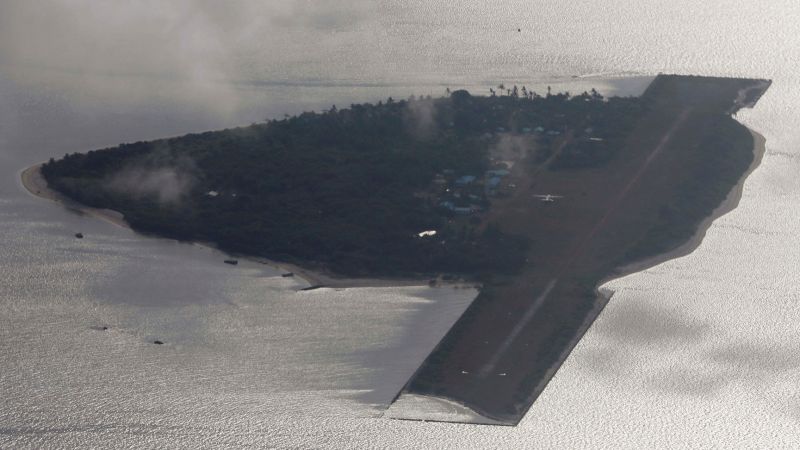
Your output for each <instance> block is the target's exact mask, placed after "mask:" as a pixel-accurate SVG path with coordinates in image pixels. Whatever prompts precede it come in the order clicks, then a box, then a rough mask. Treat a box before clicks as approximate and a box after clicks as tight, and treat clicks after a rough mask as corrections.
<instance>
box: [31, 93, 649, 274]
mask: <svg viewBox="0 0 800 450" xmlns="http://www.w3.org/2000/svg"><path fill="white" fill-rule="evenodd" d="M519 92H520V91H519V90H517V89H516V87H515V88H514V89H509V91H508V94H509V95H505V96H491V97H475V96H472V95H470V94H469V93H468V92H466V91H455V92H453V93H452V94H451V95H450V96H448V97H442V98H437V99H431V98H414V97H412V98H410V99H408V100H403V101H394V100H393V99H391V98H390V99H388V100H387V101H386V102H378V103H377V104H359V105H351V107H350V108H347V109H337V108H336V107H335V106H334V107H332V108H331V109H330V110H328V111H325V112H322V113H314V112H306V113H303V114H300V115H298V116H295V117H287V118H285V119H283V120H272V121H269V122H267V123H264V124H254V125H251V126H249V127H243V128H236V129H227V130H222V131H215V132H206V133H200V134H189V135H186V136H182V137H177V138H171V139H163V140H158V141H153V142H136V143H133V144H122V145H120V146H118V147H115V148H110V149H104V150H97V151H91V152H89V153H87V154H71V155H66V156H65V157H64V158H63V159H61V160H58V161H50V162H49V163H48V164H46V165H44V166H43V168H42V173H43V174H44V176H45V177H46V179H47V180H48V183H49V184H50V185H51V186H52V187H54V188H55V189H57V190H59V191H61V192H62V193H64V194H66V195H68V196H70V197H72V198H74V199H75V200H77V201H79V202H81V203H84V204H87V205H89V206H93V207H98V208H110V209H114V210H118V211H120V212H122V213H123V214H124V215H125V218H126V220H127V221H128V222H129V223H130V224H131V226H132V227H133V228H134V229H136V230H138V231H142V232H149V233H155V234H159V235H164V236H168V237H173V238H176V239H180V240H198V241H207V242H213V243H216V244H217V245H218V246H219V247H221V248H222V249H224V250H227V251H230V252H234V253H241V254H249V255H258V256H265V257H269V258H271V259H274V260H278V261H288V262H295V263H301V264H306V265H310V266H313V267H318V268H319V267H322V268H326V269H329V270H332V271H333V272H336V273H339V274H344V275H362V276H366V275H373V276H374V275H381V276H410V275H420V274H426V275H432V274H437V273H454V274H461V275H469V276H477V277H481V276H486V275H487V274H490V273H513V272H514V271H516V270H517V269H518V268H519V267H520V266H521V265H522V264H523V262H524V255H525V250H526V248H527V244H526V240H525V239H523V238H521V237H519V236H511V235H507V234H504V233H502V232H500V231H498V228H497V227H491V226H490V227H485V226H479V225H480V223H481V217H479V216H480V214H479V212H480V211H483V212H485V210H486V209H487V208H488V207H489V202H488V200H487V198H486V194H487V192H491V191H489V190H487V189H485V186H483V177H482V175H483V174H484V172H486V170H487V169H489V168H490V165H491V163H490V161H489V158H488V154H489V150H490V149H491V148H492V147H493V146H496V145H498V143H499V141H500V140H501V136H503V135H521V134H527V135H530V136H532V137H533V138H535V139H536V140H538V141H539V142H540V143H542V144H544V145H542V146H541V148H544V149H545V150H543V152H544V153H546V152H547V151H548V150H547V149H549V144H550V143H551V142H552V140H553V139H554V137H553V135H554V134H555V133H556V131H555V130H559V131H557V132H558V133H561V132H563V131H565V130H567V129H576V128H578V129H581V130H584V129H590V130H589V131H591V133H592V134H591V135H592V136H596V137H597V138H598V139H599V138H604V139H613V138H614V137H615V136H622V135H624V130H622V129H621V128H620V124H625V126H628V125H629V123H630V122H632V120H631V119H632V118H634V117H635V116H636V115H637V114H638V113H639V112H640V110H641V108H642V105H641V102H639V101H638V100H637V99H621V98H614V99H611V100H610V101H606V100H605V99H603V97H601V96H600V95H599V94H597V93H596V92H592V93H591V94H589V93H584V94H582V95H579V96H574V97H573V96H570V95H569V94H557V95H547V96H545V97H542V96H538V95H536V94H535V93H533V92H530V93H529V92H528V91H527V90H526V89H524V88H523V90H522V92H523V93H524V96H520V95H519ZM621 118H622V119H624V120H620V119H621ZM548 131H549V132H552V133H550V134H548ZM582 135H585V137H586V139H588V134H586V133H583V134H582ZM601 153H602V156H601V157H595V158H592V157H589V158H588V160H586V158H584V160H582V162H581V164H583V165H587V164H594V163H601V162H603V161H605V160H607V159H608V157H609V155H608V152H607V151H603V152H598V154H601ZM563 166H564V167H567V166H569V163H568V162H567V163H564V164H563ZM464 175H475V176H476V178H478V181H477V182H476V183H470V184H469V185H468V186H462V187H460V188H459V189H458V190H455V189H450V190H447V188H449V187H450V188H452V187H453V186H454V185H453V183H454V181H455V180H456V179H457V178H458V177H461V176H464ZM437 177H438V181H439V182H440V183H439V184H438V185H437V184H436V183H434V180H436V179H437ZM443 190H444V191H443ZM445 191H446V192H445ZM461 194H463V195H461ZM442 204H444V205H446V207H442ZM470 207H472V208H473V210H472V211H471V212H470V213H468V215H469V216H471V217H468V218H464V217H457V216H459V213H458V211H460V210H466V209H469V208H470ZM454 211H455V212H454ZM476 216H478V217H476ZM424 230H437V234H436V236H435V237H425V238H420V237H418V236H417V234H418V233H420V232H421V231H424Z"/></svg>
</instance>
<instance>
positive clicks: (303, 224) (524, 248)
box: [25, 75, 769, 424]
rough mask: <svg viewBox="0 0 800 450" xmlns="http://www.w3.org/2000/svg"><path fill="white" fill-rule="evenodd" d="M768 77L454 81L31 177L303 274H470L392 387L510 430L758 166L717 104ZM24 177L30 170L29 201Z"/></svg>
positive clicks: (137, 148) (90, 158) (752, 95)
mask: <svg viewBox="0 0 800 450" xmlns="http://www.w3.org/2000/svg"><path fill="white" fill-rule="evenodd" d="M768 86H769V82H767V81H764V80H749V79H733V78H704V77H679V76H665V75H662V76H658V77H657V78H656V79H655V80H654V81H653V83H652V84H651V86H650V87H649V88H648V90H647V91H646V92H645V93H644V94H643V95H642V96H641V97H638V98H632V97H631V98H616V97H614V98H609V99H605V98H603V97H602V96H601V95H599V94H598V93H597V92H595V91H592V92H591V93H589V92H584V93H582V94H579V95H571V94H569V93H555V92H550V91H549V88H548V92H546V93H535V92H529V91H528V90H527V89H526V88H525V87H524V86H523V87H518V86H503V85H500V86H497V88H496V90H495V88H492V89H491V91H492V95H491V96H488V97H481V96H474V95H472V94H470V93H469V92H467V91H464V90H456V91H453V92H452V93H451V92H449V89H448V93H447V95H446V96H445V97H441V98H430V97H420V98H416V97H412V98H409V99H407V100H405V99H404V100H395V99H392V98H389V99H387V100H386V101H385V102H383V101H381V102H378V103H377V104H353V105H350V107H349V108H345V107H336V106H335V105H334V106H332V107H331V108H329V109H328V110H326V111H324V112H322V113H313V112H310V113H303V114H301V115H298V116H293V117H287V118H285V119H283V120H271V121H268V122H267V123H264V124H254V125H251V126H249V127H241V128H235V129H226V130H223V131H217V132H206V133H199V134H190V135H186V136H183V137H177V138H170V139H162V140H157V141H152V142H135V143H131V144H122V145H120V146H119V147H116V148H110V149H103V150H97V151H91V152H89V153H87V154H77V153H75V154H68V155H66V156H65V157H64V158H63V159H60V160H58V161H56V160H51V161H50V162H48V163H46V164H44V165H42V166H41V169H40V170H41V175H43V177H44V179H46V181H47V185H48V186H49V187H50V188H52V189H54V190H55V191H57V192H58V193H59V194H57V195H63V196H66V198H67V199H68V201H69V200H74V201H77V202H79V203H80V204H82V205H87V206H88V207H90V208H94V211H102V210H114V211H118V212H119V213H120V214H122V215H123V216H124V218H125V221H126V222H127V223H128V224H130V225H131V226H132V227H133V228H134V229H135V230H137V231H141V232H145V233H154V234H158V235H161V236H166V237H172V238H176V239H178V240H186V241H200V242H208V243H212V244H213V245H215V246H218V247H219V248H221V249H223V250H226V251H228V252H231V253H233V254H236V255H242V256H253V257H258V258H267V259H268V260H270V261H277V262H278V263H287V264H291V265H292V266H291V267H297V268H301V269H300V270H302V271H303V273H304V274H306V276H308V277H309V278H313V279H317V280H323V279H324V280H337V281H335V282H336V283H338V285H347V284H348V281H347V279H346V278H345V279H342V277H350V278H371V279H375V278H384V279H388V280H392V279H395V280H398V281H397V282H398V283H408V282H409V281H410V280H417V282H425V283H429V284H431V285H436V284H438V283H442V282H452V281H454V280H460V282H466V283H473V284H474V283H478V284H479V285H480V286H481V293H480V295H479V296H478V297H477V298H476V300H475V301H474V302H473V304H472V305H471V307H470V308H469V309H468V310H467V311H466V312H465V313H464V315H463V316H462V318H461V319H460V320H459V321H458V322H457V323H456V324H455V325H454V326H453V328H452V329H451V330H450V332H449V333H448V335H447V336H445V338H444V339H443V340H442V342H441V343H440V344H439V345H438V346H437V347H436V349H435V350H434V351H433V353H431V355H430V356H429V357H428V359H427V360H426V361H425V362H424V363H423V365H422V366H421V367H420V369H419V370H418V371H417V373H416V374H415V375H414V376H413V377H412V379H411V380H409V382H408V384H407V385H406V387H405V388H404V390H403V391H402V392H401V393H399V395H400V396H401V397H402V396H403V395H426V396H433V397H439V398H444V399H448V400H451V401H454V402H456V403H458V404H462V405H464V406H466V407H468V408H470V409H472V410H474V411H476V412H477V413H478V414H479V416H478V417H479V418H478V419H475V418H474V417H473V418H471V419H468V421H478V422H485V423H501V424H516V423H517V422H518V421H519V420H520V419H521V417H522V416H523V415H524V413H525V412H526V411H527V409H528V408H529V407H530V405H531V404H532V403H533V401H534V400H535V399H536V397H537V396H538V395H539V393H540V392H541V391H542V390H543V389H544V387H545V386H546V384H547V381H548V380H549V379H550V377H551V376H552V375H553V374H554V373H555V371H556V370H557V368H558V366H559V365H560V364H561V362H563V360H564V358H566V356H567V355H568V354H569V352H570V350H571V349H572V348H573V347H574V345H575V344H576V342H577V341H578V339H580V337H581V336H582V335H583V333H584V332H585V330H586V328H587V327H588V326H589V325H590V324H591V323H592V321H593V320H594V319H595V318H596V317H597V314H599V312H600V311H601V310H602V308H603V306H604V305H605V302H606V301H607V300H608V298H607V297H604V296H602V295H598V294H597V293H596V287H597V286H598V284H600V283H601V281H602V280H606V279H608V278H609V277H611V276H618V275H619V274H620V273H622V272H620V269H621V268H623V267H629V268H630V267H632V266H631V264H633V263H637V262H641V261H643V260H646V259H649V258H653V257H656V258H658V256H659V255H662V259H663V255H666V254H669V252H671V251H674V250H675V249H676V248H680V247H681V246H683V245H684V244H686V243H687V242H688V241H690V240H691V239H692V236H695V235H696V234H697V233H698V229H699V228H700V227H701V226H703V223H704V219H706V218H707V217H709V216H710V215H711V214H712V213H713V212H714V211H715V210H716V209H717V207H718V206H719V205H720V204H721V203H722V202H723V200H725V198H726V197H727V196H728V194H729V192H731V191H732V190H733V189H734V188H735V187H736V186H737V185H738V184H739V183H740V181H741V179H742V175H743V174H745V173H746V172H747V171H748V169H749V168H751V167H752V164H753V162H754V161H755V160H757V158H755V157H754V153H753V148H754V146H755V141H754V138H753V136H752V135H751V133H750V132H749V131H748V130H747V129H746V128H745V127H743V126H742V125H740V124H739V123H738V122H736V121H734V120H733V119H732V118H731V117H730V114H732V113H735V112H736V111H737V110H738V109H739V108H742V107H752V106H753V105H754V104H755V102H756V101H757V100H758V99H759V98H760V96H761V95H762V94H763V92H764V91H765V90H766V88H767V87H768ZM36 170H39V169H38V168H37V169H35V170H33V171H28V172H27V176H26V177H25V178H26V179H27V180H28V183H27V185H28V186H29V189H31V190H32V191H33V192H36V191H39V192H38V193H39V194H42V189H43V188H44V187H43V186H42V185H41V184H39V185H36V186H33V185H32V184H31V183H32V180H34V179H36V177H37V175H36V173H35V172H36ZM47 195H50V196H51V197H54V196H55V195H56V194H51V193H48V194H47ZM706 225H707V224H706ZM701 232H702V230H701ZM314 273H316V274H317V275H316V276H315V275H314ZM388 282H389V283H391V281H388ZM319 284H320V285H321V284H322V283H319ZM352 284H353V285H357V284H358V282H357V281H356V282H353V283H352ZM520 355H526V356H525V357H524V358H522V357H520ZM401 416H402V415H400V416H398V417H401ZM408 418H413V417H408ZM442 420H447V419H442Z"/></svg>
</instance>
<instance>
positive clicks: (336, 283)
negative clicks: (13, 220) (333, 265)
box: [20, 163, 478, 290]
mask: <svg viewBox="0 0 800 450" xmlns="http://www.w3.org/2000/svg"><path fill="white" fill-rule="evenodd" d="M43 164H44V163H38V164H34V165H32V166H30V167H27V168H25V169H24V170H23V171H22V172H21V173H20V180H21V183H22V186H23V187H24V188H25V190H27V191H28V193H30V194H31V195H33V196H35V197H39V198H42V199H45V200H49V201H52V202H54V203H58V204H60V205H62V206H64V207H65V208H67V209H69V210H72V211H74V212H77V213H78V214H85V215H88V216H91V217H94V218H96V219H100V220H103V221H105V222H108V223H111V224H113V225H116V226H118V227H121V228H125V229H128V230H131V231H133V232H136V230H134V229H133V228H132V227H131V226H130V224H128V222H127V221H126V220H125V216H124V215H123V214H122V213H120V212H119V211H114V210H112V209H101V208H92V207H90V206H86V205H83V204H81V203H78V202H76V201H75V200H72V199H70V198H68V197H66V196H65V195H63V194H61V193H60V192H58V191H55V190H53V189H51V188H50V187H49V186H48V185H47V180H45V179H44V176H43V175H42V173H41V167H42V165H43ZM190 243H191V244H192V245H197V246H200V247H203V248H207V249H210V250H216V251H219V252H222V253H225V254H228V255H230V256H231V257H234V258H238V259H241V260H245V261H250V262H254V263H258V264H262V265H266V266H269V267H271V268H273V269H275V270H277V271H281V272H283V273H284V274H285V273H292V274H294V275H293V278H298V279H302V280H303V281H304V282H305V283H306V284H308V287H307V288H304V289H303V290H312V289H317V288H332V289H347V288H366V287H376V288H383V287H429V288H452V289H474V288H476V287H477V286H478V283H474V282H469V281H464V280H457V281H443V280H441V279H436V283H435V284H434V285H431V284H430V280H431V279H430V278H398V279H389V278H340V277H336V276H334V275H331V274H329V273H324V272H321V271H315V270H312V269H307V268H304V267H302V266H299V265H296V264H292V263H281V262H277V261H272V260H270V259H267V258H264V257H260V256H245V255H238V254H230V253H227V252H224V251H222V250H220V249H219V248H217V247H216V246H215V245H214V244H212V243H207V242H197V241H191V242H190ZM309 288H310V289H309Z"/></svg>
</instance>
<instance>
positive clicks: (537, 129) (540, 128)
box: [533, 127, 544, 133]
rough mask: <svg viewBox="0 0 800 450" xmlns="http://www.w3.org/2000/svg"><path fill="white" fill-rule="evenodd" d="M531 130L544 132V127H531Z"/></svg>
mask: <svg viewBox="0 0 800 450" xmlns="http://www.w3.org/2000/svg"><path fill="white" fill-rule="evenodd" d="M533 131H535V132H537V133H544V127H536V128H534V129H533Z"/></svg>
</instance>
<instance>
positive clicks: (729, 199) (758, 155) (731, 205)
mask: <svg viewBox="0 0 800 450" xmlns="http://www.w3.org/2000/svg"><path fill="white" fill-rule="evenodd" d="M747 129H748V130H749V131H750V134H751V135H752V136H753V161H752V162H751V163H750V166H749V167H748V168H747V170H746V171H745V172H744V173H743V174H742V176H741V177H739V181H737V183H736V185H735V186H734V187H733V189H731V191H730V192H728V195H727V196H726V197H725V200H723V201H722V203H720V204H719V206H717V207H716V208H714V211H712V212H711V214H710V215H708V216H706V218H705V219H703V221H702V222H700V224H699V225H698V226H697V229H696V230H695V232H694V234H693V235H692V237H691V238H689V240H688V241H686V242H684V243H683V244H681V245H679V246H678V247H676V248H674V249H672V250H670V251H668V252H665V253H660V254H658V255H654V256H651V257H649V258H645V259H643V260H641V261H635V262H632V263H629V264H626V265H624V266H622V267H619V268H617V269H616V270H615V271H614V274H612V275H609V276H608V277H606V278H603V279H602V280H600V281H599V282H598V283H597V286H596V287H595V290H594V291H595V302H594V306H593V307H592V309H591V310H590V311H589V314H588V315H587V316H586V319H585V320H584V323H583V325H581V327H580V328H579V329H578V331H577V333H576V334H575V336H573V338H572V339H571V340H570V342H569V344H568V345H567V346H566V347H565V348H564V351H563V352H562V354H561V355H560V356H559V358H558V360H557V361H556V362H554V363H553V364H552V365H551V366H550V368H549V369H548V370H547V373H546V375H545V376H544V377H543V378H542V381H541V382H540V383H539V384H538V385H537V386H536V388H535V389H534V391H533V399H534V401H535V400H536V398H538V397H539V395H541V393H542V392H544V389H545V388H546V387H547V384H548V383H549V382H550V381H551V380H552V379H553V377H555V375H556V374H557V373H558V370H559V369H560V368H561V366H562V365H563V364H564V362H565V361H566V360H567V358H568V357H569V355H570V354H572V351H573V350H574V349H575V347H576V346H577V345H578V343H579V342H580V341H581V340H583V337H584V336H585V335H586V333H587V332H588V331H589V329H590V328H591V327H592V325H593V324H594V323H595V321H596V320H597V318H598V317H599V316H600V314H601V313H602V312H603V310H605V308H606V306H607V305H608V303H609V302H610V301H611V298H612V297H613V296H614V294H615V292H614V291H613V290H611V289H609V288H606V287H605V285H606V284H608V283H609V282H611V281H614V280H617V279H620V278H624V277H626V276H628V275H633V274H635V273H639V272H644V271H645V270H648V269H651V268H653V267H655V266H657V265H659V264H662V263H665V262H667V261H671V260H673V259H678V258H682V257H684V256H687V255H689V254H690V253H692V252H694V251H695V250H696V249H697V248H698V247H700V244H701V243H702V242H703V238H705V236H706V233H707V232H708V230H709V228H711V224H712V223H713V222H714V221H715V220H717V219H719V218H720V217H722V216H724V215H725V214H728V213H729V212H731V211H733V210H734V209H736V207H737V206H739V201H740V200H741V198H742V194H743V193H744V183H745V181H746V180H747V178H748V177H749V176H750V174H752V173H753V171H754V170H755V169H757V168H758V166H760V165H761V161H762V159H763V158H764V154H765V153H766V138H764V136H763V135H761V134H760V133H758V132H757V131H755V130H753V129H751V128H749V127H748V128H747Z"/></svg>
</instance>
